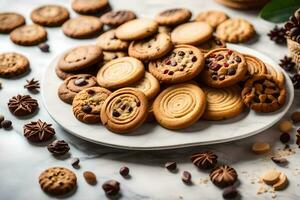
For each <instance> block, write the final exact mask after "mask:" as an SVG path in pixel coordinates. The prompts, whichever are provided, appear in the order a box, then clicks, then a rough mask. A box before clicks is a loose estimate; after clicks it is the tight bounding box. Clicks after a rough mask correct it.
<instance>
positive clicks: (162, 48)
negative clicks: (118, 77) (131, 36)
mask: <svg viewBox="0 0 300 200" xmlns="http://www.w3.org/2000/svg"><path fill="white" fill-rule="evenodd" d="M172 49H173V43H172V41H171V37H170V36H169V35H168V34H166V33H159V34H157V35H155V36H153V37H151V38H147V39H144V40H138V41H132V42H131V44H130V46H129V49H128V54H129V56H131V57H134V58H137V59H140V60H146V61H149V60H157V59H159V58H161V57H163V56H165V55H166V54H167V53H169V52H170V51H171V50H172Z"/></svg>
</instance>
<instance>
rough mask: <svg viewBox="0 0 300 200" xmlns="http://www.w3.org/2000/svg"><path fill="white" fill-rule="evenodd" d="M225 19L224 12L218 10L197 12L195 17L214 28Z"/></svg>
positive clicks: (226, 17)
mask: <svg viewBox="0 0 300 200" xmlns="http://www.w3.org/2000/svg"><path fill="white" fill-rule="evenodd" d="M226 19H228V16H227V15H226V13H224V12H222V11H219V10H208V11H204V12H201V13H199V14H198V15H197V17H196V21H199V22H206V23H208V24H209V25H210V26H211V27H213V28H214V29H215V28H216V27H217V26H218V25H219V24H221V23H222V22H224V21H225V20H226Z"/></svg>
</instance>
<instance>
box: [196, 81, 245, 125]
mask: <svg viewBox="0 0 300 200" xmlns="http://www.w3.org/2000/svg"><path fill="white" fill-rule="evenodd" d="M202 89H203V91H204V93H205V95H206V102H207V106H206V110H205V112H204V114H203V119H207V120H224V119H229V118H232V117H235V116H237V115H239V114H240V113H241V112H243V110H244V108H245V106H244V102H243V100H242V97H241V89H240V88H239V87H238V86H233V87H228V88H222V89H216V88H210V87H202Z"/></svg>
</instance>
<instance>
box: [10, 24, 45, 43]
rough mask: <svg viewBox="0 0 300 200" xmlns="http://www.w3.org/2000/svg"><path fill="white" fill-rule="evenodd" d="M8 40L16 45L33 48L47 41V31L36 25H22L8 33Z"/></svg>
mask: <svg viewBox="0 0 300 200" xmlns="http://www.w3.org/2000/svg"><path fill="white" fill-rule="evenodd" d="M10 39H11V41H12V42H13V43H15V44H18V45H22V46H33V45H37V44H39V43H41V42H44V41H45V40H46V39H47V31H46V29H44V28H43V27H42V26H39V25H36V24H31V25H24V26H20V27H18V28H16V29H14V30H13V31H12V32H10Z"/></svg>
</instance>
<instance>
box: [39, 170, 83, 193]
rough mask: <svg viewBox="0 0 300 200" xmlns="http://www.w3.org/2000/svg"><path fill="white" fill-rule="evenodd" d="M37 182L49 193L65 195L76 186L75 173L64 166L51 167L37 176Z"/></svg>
mask: <svg viewBox="0 0 300 200" xmlns="http://www.w3.org/2000/svg"><path fill="white" fill-rule="evenodd" d="M39 184H40V186H41V188H42V190H43V191H44V192H46V193H47V194H49V195H55V196H59V195H65V194H67V193H69V192H71V191H72V190H74V189H75V188H76V185H77V178H76V175H75V174H74V173H73V172H72V171H71V170H69V169H67V168H64V167H51V168H48V169H46V170H45V171H43V172H42V173H41V175H40V176H39Z"/></svg>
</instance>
